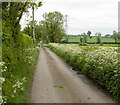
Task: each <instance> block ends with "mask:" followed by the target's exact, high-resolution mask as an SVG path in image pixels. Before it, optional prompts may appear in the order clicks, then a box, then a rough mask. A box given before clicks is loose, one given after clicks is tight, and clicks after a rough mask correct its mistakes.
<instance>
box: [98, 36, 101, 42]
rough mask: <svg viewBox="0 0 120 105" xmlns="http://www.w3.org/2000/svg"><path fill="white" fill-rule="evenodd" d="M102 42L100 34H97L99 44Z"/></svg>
mask: <svg viewBox="0 0 120 105" xmlns="http://www.w3.org/2000/svg"><path fill="white" fill-rule="evenodd" d="M100 42H101V36H100V35H98V36H97V43H98V44H99V43H100Z"/></svg>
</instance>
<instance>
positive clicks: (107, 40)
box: [68, 36, 115, 43]
mask: <svg viewBox="0 0 120 105" xmlns="http://www.w3.org/2000/svg"><path fill="white" fill-rule="evenodd" d="M80 38H83V36H69V38H68V42H80ZM87 42H88V43H90V42H91V43H93V42H97V41H96V38H95V36H92V38H90V37H87ZM101 42H115V40H114V39H113V38H105V37H101Z"/></svg>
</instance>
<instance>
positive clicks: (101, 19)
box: [24, 0, 118, 34]
mask: <svg viewBox="0 0 120 105" xmlns="http://www.w3.org/2000/svg"><path fill="white" fill-rule="evenodd" d="M44 2H45V3H44V4H43V6H42V7H40V8H39V9H38V10H37V11H35V20H37V21H40V20H41V19H42V15H43V14H44V12H47V13H48V12H53V11H60V12H61V13H62V14H63V15H65V14H67V15H68V33H69V34H80V33H82V32H86V31H88V30H91V31H93V33H95V32H101V33H103V34H106V33H112V32H113V30H117V27H118V0H44ZM24 18H25V17H24Z"/></svg>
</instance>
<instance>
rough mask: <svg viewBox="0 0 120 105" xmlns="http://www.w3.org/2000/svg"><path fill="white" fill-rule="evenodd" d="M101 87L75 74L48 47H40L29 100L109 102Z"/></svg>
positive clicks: (34, 101)
mask: <svg viewBox="0 0 120 105" xmlns="http://www.w3.org/2000/svg"><path fill="white" fill-rule="evenodd" d="M113 102H114V101H113V100H112V98H111V97H109V96H107V95H106V94H105V93H104V92H103V91H102V90H101V89H99V88H98V87H97V86H95V84H94V83H92V82H91V81H90V80H88V79H87V78H86V77H84V76H83V75H81V76H80V77H78V76H77V75H76V74H75V72H73V71H72V70H71V67H70V66H68V65H67V64H66V63H65V62H64V61H63V60H61V59H60V58H59V57H58V56H57V55H56V54H54V53H53V52H51V51H50V50H49V49H48V48H41V49H40V54H39V58H38V63H37V67H36V71H35V74H34V81H33V86H32V89H31V98H30V103H113Z"/></svg>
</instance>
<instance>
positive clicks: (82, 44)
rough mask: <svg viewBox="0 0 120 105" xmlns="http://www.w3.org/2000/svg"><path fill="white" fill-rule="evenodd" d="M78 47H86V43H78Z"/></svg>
mask: <svg viewBox="0 0 120 105" xmlns="http://www.w3.org/2000/svg"><path fill="white" fill-rule="evenodd" d="M79 46H88V44H87V43H79Z"/></svg>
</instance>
